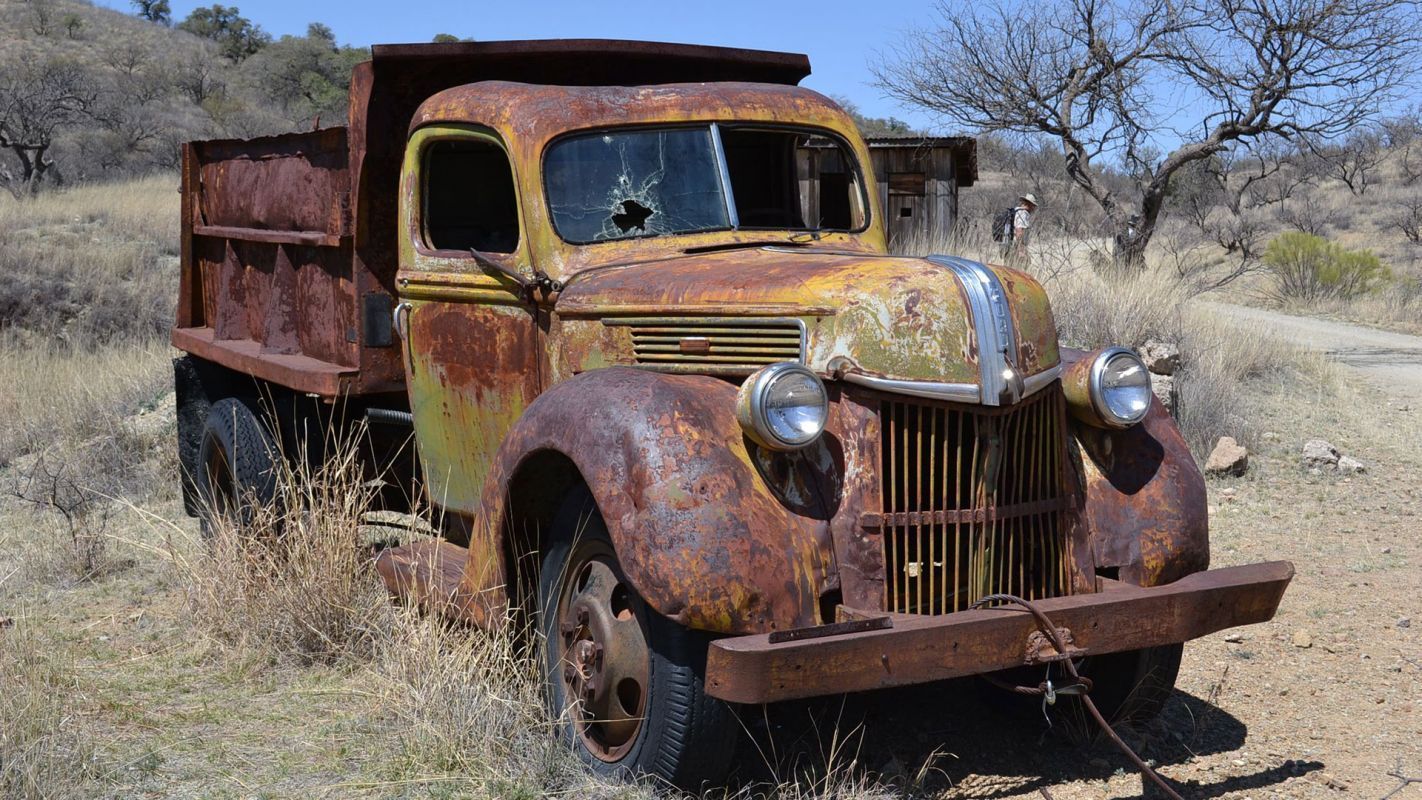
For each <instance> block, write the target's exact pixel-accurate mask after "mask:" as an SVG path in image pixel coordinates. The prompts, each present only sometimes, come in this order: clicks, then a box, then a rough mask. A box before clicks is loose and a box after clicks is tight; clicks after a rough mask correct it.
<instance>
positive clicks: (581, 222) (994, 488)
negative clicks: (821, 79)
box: [174, 41, 1292, 787]
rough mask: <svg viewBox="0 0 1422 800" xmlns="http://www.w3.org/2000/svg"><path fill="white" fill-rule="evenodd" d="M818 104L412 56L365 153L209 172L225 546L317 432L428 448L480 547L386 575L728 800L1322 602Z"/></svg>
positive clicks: (1134, 693) (993, 269)
mask: <svg viewBox="0 0 1422 800" xmlns="http://www.w3.org/2000/svg"><path fill="white" fill-rule="evenodd" d="M808 71H809V65H808V61H807V60H806V59H805V58H804V57H803V56H797V55H793V54H783V53H766V52H759V51H743V50H731V49H725V48H709V47H699V46H688V45H665V44H651V43H641V42H608V41H549V42H488V43H454V44H439V45H394V46H377V47H376V48H374V50H373V60H372V61H371V62H368V63H366V64H362V65H360V66H359V67H358V68H357V69H356V72H355V74H354V76H353V80H352V100H351V116H350V124H349V126H348V127H347V128H339V129H328V130H325V131H316V132H313V133H309V134H295V135H290V136H285V137H272V138H268V139H262V140H254V141H249V142H232V141H227V142H198V143H191V144H189V145H187V146H185V148H184V158H183V164H184V173H183V176H184V186H183V193H184V194H183V197H184V204H183V213H184V221H183V222H184V234H185V235H184V250H183V285H182V298H181V300H180V304H179V321H178V325H177V327H176V328H175V330H174V343H175V344H176V345H177V346H178V347H179V348H180V349H182V350H185V351H186V352H187V353H188V355H187V356H185V357H184V358H183V359H179V361H178V364H177V381H178V396H179V420H180V451H181V455H182V457H183V465H184V468H185V472H186V475H187V478H186V482H185V489H186V491H185V497H187V498H188V499H189V501H190V507H191V508H192V510H193V511H194V512H196V513H207V514H212V513H216V511H221V510H222V509H230V508H232V507H234V505H236V501H237V500H238V499H240V498H243V497H245V498H251V497H253V496H256V497H258V498H260V496H261V495H262V492H263V491H264V490H265V487H266V486H267V481H268V480H269V477H268V476H269V475H270V470H269V469H267V466H268V465H271V464H274V463H275V462H276V461H277V460H279V459H280V458H281V455H280V453H281V452H282V451H283V450H284V448H282V447H280V446H278V445H280V444H281V443H282V442H284V441H286V440H289V439H291V438H292V437H294V436H295V435H296V433H295V432H297V431H299V430H303V429H308V428H309V427H310V426H303V425H302V424H300V421H301V419H303V418H304V417H305V416H310V415H315V416H320V415H323V414H324V415H325V417H324V418H327V419H330V418H335V417H339V418H340V419H343V420H351V419H352V418H354V419H355V420H356V421H363V422H364V424H365V425H367V426H368V431H369V435H370V436H372V437H373V438H376V439H380V440H381V441H383V442H384V443H385V445H386V446H380V447H372V448H370V449H369V450H370V452H371V453H373V454H378V453H407V452H409V451H410V448H403V449H402V448H401V447H400V446H399V445H400V443H401V442H403V441H406V440H411V439H412V441H413V445H414V446H413V451H414V452H415V453H417V459H415V460H414V463H410V461H409V460H408V459H403V460H402V459H401V458H397V457H391V458H389V459H388V460H382V459H381V458H380V457H379V456H378V455H377V456H372V460H373V461H374V462H377V463H373V464H372V465H371V467H370V468H371V469H372V470H373V471H374V472H376V473H379V474H388V473H398V474H400V475H401V476H402V477H401V478H400V480H413V479H414V477H413V476H415V475H418V483H419V485H420V487H421V490H422V492H423V494H424V499H425V500H426V501H427V502H428V503H429V504H430V505H431V506H433V507H434V508H435V509H437V511H438V512H439V517H440V519H441V520H443V523H442V530H443V534H444V539H443V540H442V541H435V542H423V543H416V544H412V545H406V546H403V547H395V548H390V549H387V550H385V551H383V552H381V553H380V554H379V555H378V557H377V559H376V568H377V570H378V571H379V573H380V574H381V576H382V577H383V578H384V579H385V581H386V583H387V585H388V586H389V587H390V588H391V591H392V592H393V593H395V594H396V595H399V596H401V597H404V598H407V599H409V600H411V601H413V602H418V603H422V604H425V605H426V606H427V607H428V608H430V609H431V610H432V611H434V612H437V613H442V614H445V615H448V616H450V617H452V618H455V619H459V620H462V621H465V622H468V623H470V624H473V625H477V626H484V627H497V626H501V625H507V624H510V621H511V620H512V619H515V618H518V617H519V616H520V615H522V617H523V618H526V619H528V620H529V621H530V622H532V624H533V625H534V626H535V628H536V630H538V632H539V634H540V635H539V636H538V637H537V638H538V639H539V640H540V641H541V643H542V646H541V650H540V653H541V655H540V658H541V659H542V661H541V662H540V663H541V665H542V666H543V667H544V668H545V669H546V674H547V685H548V692H547V694H548V701H549V710H550V714H552V715H553V716H554V717H555V718H556V719H558V720H559V724H558V726H557V727H558V730H559V732H560V735H562V736H564V737H565V738H566V739H567V740H568V741H569V742H570V744H572V745H573V746H574V748H575V750H576V751H577V752H578V753H579V754H580V755H581V756H582V757H583V759H584V760H585V761H586V762H587V763H588V764H589V765H590V766H591V767H592V768H593V769H596V770H599V771H603V772H608V773H615V774H628V775H637V774H652V775H656V776H659V777H661V778H663V779H665V780H668V781H671V782H673V783H676V784H678V785H682V786H689V787H695V786H699V785H700V784H701V783H702V782H704V781H707V780H712V781H714V780H716V779H717V778H718V777H720V776H721V775H722V774H723V773H724V770H725V768H726V765H727V764H728V763H729V758H730V753H731V752H732V751H733V747H732V744H733V742H734V739H735V736H736V733H737V731H738V730H739V724H738V723H737V722H736V721H735V718H734V713H735V708H736V707H737V706H739V705H744V704H755V703H766V702H775V701H780V700H787V699H794V698H803V697H810V696H815V695H824V694H835V693H843V692H852V691H861V690H866V689H873V688H879V687H885V686H896V685H907V684H916V683H923V682H927V681H932V680H938V679H942V678H949V677H957V676H967V675H975V674H982V673H992V672H998V671H1001V670H1006V669H1013V668H1018V669H1028V670H1038V671H1042V670H1045V669H1047V668H1048V667H1049V665H1050V664H1052V663H1053V662H1054V661H1059V660H1062V659H1067V658H1070V659H1072V660H1073V661H1074V663H1080V664H1081V665H1082V669H1083V670H1089V671H1090V672H1091V673H1092V674H1093V675H1094V677H1095V680H1096V682H1097V684H1098V687H1099V688H1098V690H1097V691H1098V700H1099V701H1100V702H1101V703H1103V704H1106V705H1107V706H1108V708H1110V709H1111V710H1114V711H1115V712H1118V713H1120V714H1146V713H1151V712H1153V711H1154V710H1156V709H1158V706H1159V703H1160V702H1161V701H1162V700H1163V699H1164V697H1165V696H1166V695H1167V694H1168V692H1169V691H1170V689H1171V687H1172V686H1173V683H1174V678H1175V672H1176V670H1178V667H1179V659H1180V652H1181V650H1180V643H1182V642H1184V641H1185V640H1187V639H1190V638H1194V637H1197V636H1200V635H1203V634H1205V633H1209V632H1211V631H1215V630H1220V629H1222V628H1225V627H1229V626H1232V625H1239V624H1248V623H1252V622H1260V621H1263V620H1266V619H1269V618H1270V617H1271V616H1272V615H1273V613H1274V610H1275V609H1276V608H1277V606H1278V603H1279V601H1280V598H1281V596H1282V593H1283V591H1284V589H1285V587H1286V586H1287V584H1288V582H1289V579H1290V577H1291V575H1292V568H1291V567H1290V566H1289V565H1287V564H1283V563H1272V564H1260V565H1250V566H1246V567H1234V568H1228V569H1216V570H1210V569H1208V566H1209V545H1208V531H1207V516H1206V513H1205V488H1204V481H1203V478H1202V477H1201V475H1200V472H1199V470H1198V469H1197V467H1196V465H1195V462H1194V460H1193V458H1192V457H1191V455H1190V453H1189V451H1188V449H1187V448H1186V446H1185V444H1184V442H1183V440H1182V438H1181V436H1180V434H1179V432H1178V430H1177V429H1176V427H1175V424H1174V422H1173V420H1172V419H1171V418H1170V416H1169V415H1168V414H1167V413H1166V412H1165V410H1164V409H1163V408H1162V407H1161V405H1160V403H1159V402H1158V401H1157V400H1156V399H1155V398H1154V396H1153V394H1152V392H1151V389H1150V386H1149V381H1148V376H1147V375H1146V371H1145V369H1144V366H1143V364H1142V363H1141V361H1140V359H1139V357H1138V356H1136V355H1135V354H1134V353H1133V352H1131V351H1129V350H1128V349H1126V348H1121V347H1115V348H1104V349H1102V350H1098V351H1095V352H1090V353H1086V352H1079V351H1074V350H1070V349H1067V348H1063V347H1061V346H1060V345H1059V342H1058V336H1057V330H1056V325H1055V321H1054V319H1053V316H1052V310H1051V305H1050V302H1049V300H1048V298H1047V296H1046V293H1045V292H1044V291H1043V289H1042V286H1041V285H1040V284H1039V283H1038V282H1037V281H1036V280H1034V279H1033V277H1032V276H1031V275H1029V274H1027V273H1024V272H1020V271H1016V270H1012V269H1008V268H1005V267H1002V266H997V265H989V264H982V263H978V262H975V261H971V260H968V259H964V258H959V257H955V256H951V255H941V256H930V257H927V258H918V257H909V256H904V255H898V254H894V253H892V252H890V250H889V247H888V242H887V241H886V235H885V230H886V226H885V220H884V210H883V208H882V207H881V203H880V200H879V194H878V192H877V191H876V189H875V187H876V186H877V182H876V176H875V175H874V174H873V173H872V170H871V167H870V160H869V158H868V150H867V148H866V145H865V142H864V140H863V138H862V137H861V136H860V134H859V133H858V131H857V130H856V128H855V126H854V123H853V121H852V120H851V119H850V118H849V116H848V115H847V114H846V113H845V112H844V111H843V110H842V109H840V108H839V107H837V106H836V105H835V104H834V103H833V102H832V101H830V100H828V99H827V98H825V97H823V96H822V95H819V94H817V93H816V92H813V91H810V90H808V89H805V88H802V87H800V86H798V83H799V81H800V79H802V78H803V77H804V76H805V75H806V74H808ZM261 393H266V394H268V395H275V396H279V397H283V398H290V402H274V403H270V404H267V408H265V409H264V408H263V407H262V404H261V403H258V402H256V401H254V399H253V398H255V397H257V396H258V395H259V394H261ZM337 409H339V412H340V413H339V414H337V413H336V410H337ZM402 437H403V438H402ZM242 442H246V443H247V444H246V445H245V450H243V446H242V445H241V443H242ZM239 450H240V451H242V452H239ZM254 451H255V455H254ZM397 482H398V481H397ZM224 498H225V499H224ZM214 510H216V511H214ZM1009 596H1010V597H1017V598H1022V599H1023V600H1026V601H1028V602H1031V603H1034V604H1037V605H1038V607H1039V608H1040V609H1041V610H1043V611H1044V612H1046V613H1048V614H1050V615H1051V617H1052V619H1053V621H1054V623H1055V624H1056V625H1057V626H1058V628H1059V629H1060V630H1063V631H1065V638H1064V639H1063V642H1064V645H1063V646H1064V648H1065V650H1066V651H1065V652H1063V651H1062V648H1058V647H1054V646H1051V645H1045V644H1044V643H1043V641H1042V640H1041V636H1040V632H1037V638H1035V639H1034V638H1033V634H1034V632H1036V625H1035V623H1034V622H1033V621H1032V618H1031V617H1030V615H1026V614H1022V613H1020V612H1015V611H1012V610H1010V609H1008V608H1005V607H1001V604H1002V603H1004V602H1006V601H1005V600H1004V599H1003V598H1004V597H1009ZM1142 686H1145V687H1146V689H1145V690H1144V691H1142V690H1141V687H1142ZM1112 692H1115V693H1116V695H1117V696H1116V698H1115V702H1111V701H1110V698H1111V695H1112Z"/></svg>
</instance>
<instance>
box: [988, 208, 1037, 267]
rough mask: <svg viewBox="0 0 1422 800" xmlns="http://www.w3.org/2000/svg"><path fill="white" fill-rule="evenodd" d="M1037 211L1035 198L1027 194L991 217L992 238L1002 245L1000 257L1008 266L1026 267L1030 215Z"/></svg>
mask: <svg viewBox="0 0 1422 800" xmlns="http://www.w3.org/2000/svg"><path fill="white" fill-rule="evenodd" d="M1036 211H1037V196H1036V195H1034V194H1032V193H1031V192H1028V193H1027V194H1024V195H1022V196H1021V197H1019V198H1017V205H1016V206H1014V207H1012V208H1005V209H1003V210H1002V211H1000V212H998V214H997V216H995V217H993V223H992V238H993V241H995V242H998V243H999V244H1001V245H1002V257H1003V259H1005V260H1006V261H1007V263H1008V264H1009V265H1012V266H1014V267H1019V268H1020V267H1025V266H1026V265H1027V260H1028V257H1027V238H1028V235H1029V234H1030V233H1031V232H1032V215H1033V214H1034V213H1036Z"/></svg>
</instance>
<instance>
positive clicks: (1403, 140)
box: [1382, 107, 1422, 186]
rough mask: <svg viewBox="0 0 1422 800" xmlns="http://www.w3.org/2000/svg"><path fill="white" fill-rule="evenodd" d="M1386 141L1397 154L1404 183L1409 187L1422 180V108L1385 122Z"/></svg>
mask: <svg viewBox="0 0 1422 800" xmlns="http://www.w3.org/2000/svg"><path fill="white" fill-rule="evenodd" d="M1382 129H1383V136H1384V140H1385V141H1386V142H1387V147H1388V149H1389V150H1391V151H1392V152H1393V153H1396V154H1397V155H1396V157H1397V159H1398V167H1399V169H1400V171H1401V173H1402V182H1403V183H1404V184H1406V185H1408V186H1411V185H1412V184H1414V183H1416V182H1417V181H1418V179H1422V107H1418V108H1415V109H1412V110H1411V111H1408V112H1407V113H1405V114H1401V115H1399V116H1396V117H1393V118H1391V119H1386V120H1383V123H1382Z"/></svg>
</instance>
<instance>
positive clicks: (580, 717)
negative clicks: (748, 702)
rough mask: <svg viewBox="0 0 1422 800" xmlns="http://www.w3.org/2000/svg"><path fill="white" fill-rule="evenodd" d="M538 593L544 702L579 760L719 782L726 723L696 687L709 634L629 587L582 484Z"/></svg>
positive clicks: (566, 511)
mask: <svg viewBox="0 0 1422 800" xmlns="http://www.w3.org/2000/svg"><path fill="white" fill-rule="evenodd" d="M538 603H539V609H540V610H541V618H540V620H539V623H540V626H541V628H542V632H543V635H544V641H545V652H544V664H545V667H546V670H547V696H548V702H549V706H550V710H551V711H552V713H553V714H555V715H556V716H557V720H558V729H559V732H560V735H561V736H562V737H563V738H564V739H565V740H566V741H568V742H569V743H570V744H572V746H573V748H574V750H575V751H576V752H577V753H578V755H579V756H580V757H581V758H582V760H583V762H584V763H586V764H587V765H588V766H589V767H591V768H592V769H593V770H594V771H595V772H598V773H601V774H604V775H614V776H620V777H634V776H642V775H649V776H653V777H657V778H660V779H662V780H665V781H667V782H669V783H672V784H674V785H676V786H680V787H682V788H687V789H696V788H698V787H700V786H701V785H702V784H703V783H705V782H707V781H712V782H717V783H719V782H723V781H724V778H725V774H726V770H727V769H728V767H729V765H730V762H731V758H732V756H733V754H734V745H735V738H736V732H737V724H736V720H735V717H734V715H733V714H732V712H731V709H730V707H729V706H727V705H726V704H725V703H722V702H721V701H719V700H716V699H715V698H713V697H710V696H709V695H707V694H706V692H705V687H704V675H705V666H706V649H707V646H708V644H709V639H708V637H707V636H706V635H704V634H702V633H699V632H697V631H692V630H689V629H687V628H685V627H683V626H681V625H678V624H676V623H675V622H672V621H671V620H668V619H666V618H665V617H662V616H661V615H659V614H657V613H656V612H655V611H653V610H652V609H650V608H648V607H647V605H646V604H645V603H644V602H643V601H642V599H641V597H639V596H638V595H637V592H636V590H635V589H633V588H632V586H631V584H630V583H628V581H627V578H626V576H625V575H624V574H623V572H622V567H621V565H620V564H619V563H618V560H617V554H616V552H615V551H614V550H613V548H612V542H611V540H610V538H609V537H608V535H607V528H606V526H605V525H604V524H603V521H602V518H601V516H600V515H599V514H598V512H597V508H596V506H595V505H594V504H593V502H592V497H591V495H590V494H589V493H588V492H587V490H586V489H582V490H580V491H577V492H575V493H574V494H573V495H571V496H570V497H569V498H568V499H567V501H565V502H564V503H563V506H562V508H561V509H560V511H559V513H558V518H557V520H556V521H555V523H554V530H553V537H552V540H551V542H550V544H549V546H548V547H547V550H546V552H545V553H544V555H543V561H542V568H541V572H540V575H539V587H538Z"/></svg>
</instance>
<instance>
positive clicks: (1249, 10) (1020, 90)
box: [874, 0, 1422, 264]
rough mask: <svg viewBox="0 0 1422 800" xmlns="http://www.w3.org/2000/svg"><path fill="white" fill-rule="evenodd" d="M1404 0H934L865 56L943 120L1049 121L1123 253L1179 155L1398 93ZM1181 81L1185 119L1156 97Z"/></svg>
mask: <svg viewBox="0 0 1422 800" xmlns="http://www.w3.org/2000/svg"><path fill="white" fill-rule="evenodd" d="M1419 8H1422V4H1419V1H1418V0H1135V1H1134V2H1133V1H1132V0H1040V1H1039V2H1028V3H1013V2H1007V0H988V2H987V3H985V4H982V5H976V6H966V7H959V6H958V5H956V4H950V3H949V2H947V0H940V2H939V4H938V8H937V10H938V17H939V24H938V25H937V26H936V28H934V29H931V30H924V31H923V32H921V33H920V34H918V35H916V36H912V37H910V38H908V40H907V41H906V42H905V43H904V44H903V45H901V46H900V47H899V48H897V49H895V50H893V51H892V52H891V53H890V54H888V55H887V56H885V58H884V59H882V60H881V61H880V63H879V64H877V65H876V66H875V68H874V69H875V75H876V77H877V79H878V82H879V84H880V86H882V87H883V88H884V89H886V90H887V91H888V92H889V93H890V94H891V95H892V96H894V97H896V98H898V99H899V100H901V101H903V102H906V103H909V104H912V105H917V106H921V107H924V108H927V109H930V110H933V111H936V112H938V113H939V114H941V115H942V116H943V118H944V119H945V120H947V121H949V122H952V123H956V124H957V125H960V126H964V127H967V128H969V129H971V130H974V131H1015V132H1020V133H1042V134H1047V135H1049V136H1052V137H1054V138H1055V139H1056V140H1057V141H1058V142H1059V143H1060V145H1061V150H1062V155H1063V166H1064V168H1065V171H1066V174H1067V175H1068V177H1069V178H1070V179H1071V180H1072V181H1073V182H1074V183H1075V184H1076V185H1077V186H1079V187H1081V189H1083V190H1084V191H1085V192H1086V193H1087V194H1088V195H1089V196H1090V197H1091V198H1092V199H1093V200H1094V201H1095V202H1096V203H1097V204H1098V205H1099V206H1100V207H1101V209H1102V211H1103V212H1104V214H1105V217H1106V220H1107V223H1108V224H1109V225H1110V227H1111V229H1112V232H1113V233H1114V235H1115V239H1116V241H1117V242H1118V248H1117V258H1118V259H1119V260H1122V261H1124V262H1125V263H1128V264H1139V263H1141V262H1142V261H1143V256H1144V252H1145V248H1146V245H1147V244H1148V243H1149V242H1150V238H1151V236H1152V234H1153V233H1154V231H1155V227H1156V223H1157V221H1158V219H1159V217H1160V213H1161V210H1162V207H1163V205H1164V203H1165V200H1166V196H1167V192H1168V189H1169V186H1170V181H1171V179H1172V178H1173V177H1174V176H1175V175H1176V174H1177V173H1178V172H1179V171H1180V170H1181V169H1182V168H1183V167H1185V166H1186V165H1187V164H1190V163H1193V162H1196V161H1199V160H1202V159H1206V158H1209V157H1211V156H1215V155H1217V154H1219V153H1221V152H1224V151H1225V150H1227V149H1228V148H1229V147H1230V146H1231V145H1232V144H1234V143H1236V142H1252V141H1258V140H1265V139H1270V138H1286V139H1293V138H1306V137H1314V138H1320V139H1327V138H1330V137H1333V136H1337V135H1339V134H1341V133H1344V132H1346V131H1348V130H1350V129H1352V128H1353V127H1355V126H1356V125H1358V124H1360V123H1362V122H1364V121H1366V120H1369V119H1371V118H1373V117H1374V116H1375V115H1376V114H1377V113H1378V111H1379V109H1381V108H1383V107H1384V106H1386V105H1387V104H1388V103H1389V102H1391V101H1392V100H1393V99H1394V98H1396V97H1398V96H1400V95H1402V94H1403V93H1404V92H1405V90H1406V87H1407V85H1408V81H1410V80H1411V78H1412V69H1413V67H1414V65H1415V64H1417V63H1418V61H1419V53H1418V50H1419V48H1418V47H1417V45H1418V42H1419V41H1420V40H1422V34H1419V23H1418V11H1419ZM1181 95H1185V96H1188V97H1190V98H1191V100H1192V101H1193V102H1190V103H1189V105H1188V106H1187V107H1189V108H1194V109H1201V111H1200V113H1198V114H1194V115H1192V117H1191V119H1190V120H1189V121H1182V119H1181V116H1180V114H1179V113H1171V111H1170V109H1179V108H1180V107H1181V105H1182V104H1181V102H1180V100H1179V99H1178V98H1179V97H1180V96H1181ZM1177 141H1178V144H1177V143H1176V142H1177ZM1163 143H1168V145H1167V144H1163ZM1167 146H1168V147H1169V149H1168V151H1167V150H1166V149H1165V148H1166V147H1167ZM1112 164H1116V165H1120V166H1121V167H1122V168H1123V169H1124V171H1126V172H1127V173H1128V174H1130V175H1132V176H1134V178H1135V186H1134V187H1133V192H1132V193H1130V194H1126V193H1121V192H1117V191H1113V190H1111V189H1109V188H1108V187H1107V186H1106V185H1105V184H1104V183H1103V181H1102V179H1101V176H1102V173H1103V170H1104V169H1105V168H1106V167H1108V166H1110V165H1112ZM1133 217H1134V218H1136V219H1135V222H1136V224H1134V225H1132V224H1131V220H1132V218H1133Z"/></svg>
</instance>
